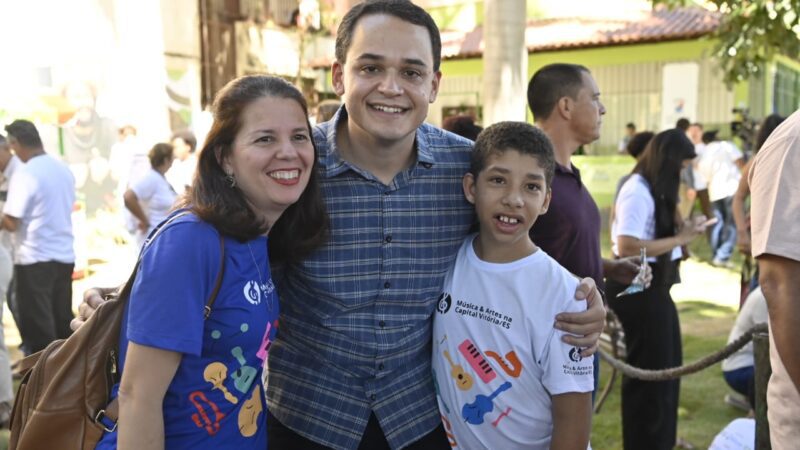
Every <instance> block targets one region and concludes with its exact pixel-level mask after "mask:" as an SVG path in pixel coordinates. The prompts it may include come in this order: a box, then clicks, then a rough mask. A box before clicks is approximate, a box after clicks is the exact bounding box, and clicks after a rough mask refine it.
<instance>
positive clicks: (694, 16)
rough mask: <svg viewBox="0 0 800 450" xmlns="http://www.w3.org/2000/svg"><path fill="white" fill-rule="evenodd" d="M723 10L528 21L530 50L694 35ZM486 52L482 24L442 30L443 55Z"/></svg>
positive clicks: (713, 25)
mask: <svg viewBox="0 0 800 450" xmlns="http://www.w3.org/2000/svg"><path fill="white" fill-rule="evenodd" d="M719 22H720V14H719V13H717V12H713V11H708V10H705V9H701V8H691V7H688V8H676V9H673V10H669V9H666V8H663V7H659V8H657V9H656V10H655V11H644V12H642V13H641V14H640V15H638V16H634V17H628V18H625V19H592V18H568V19H544V20H533V21H529V22H528V27H527V29H526V30H525V43H526V45H527V47H528V51H529V52H531V51H547V50H563V49H576V48H587V47H607V46H612V45H623V44H639V43H645V42H662V41H674V40H685V39H694V38H697V37H700V36H705V35H707V34H710V33H711V32H713V31H714V30H716V29H717V27H719ZM482 53H483V27H480V26H479V27H477V28H475V29H474V30H473V31H470V32H468V33H462V32H447V31H445V32H442V57H443V58H446V59H462V58H473V57H477V56H480V55H481V54H482Z"/></svg>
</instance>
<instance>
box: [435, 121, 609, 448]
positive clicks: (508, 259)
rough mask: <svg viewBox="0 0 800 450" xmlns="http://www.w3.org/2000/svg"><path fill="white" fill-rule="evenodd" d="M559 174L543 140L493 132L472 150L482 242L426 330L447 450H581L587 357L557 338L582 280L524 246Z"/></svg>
mask: <svg viewBox="0 0 800 450" xmlns="http://www.w3.org/2000/svg"><path fill="white" fill-rule="evenodd" d="M554 170H555V159H554V156H553V147H552V145H551V144H550V141H549V140H548V139H547V137H546V136H545V135H544V133H543V132H542V131H540V130H538V129H537V128H535V127H533V126H532V125H529V124H526V123H522V122H501V123H498V124H495V125H492V126H490V127H489V128H487V129H486V130H484V131H483V133H481V134H480V136H479V137H478V139H477V141H476V142H475V150H474V153H473V156H472V162H471V168H470V173H468V174H466V175H465V176H464V194H465V195H466V197H467V200H469V202H470V203H472V204H474V205H475V211H476V213H477V216H478V222H479V225H480V232H479V233H478V234H476V235H471V236H468V237H467V239H466V240H465V241H464V244H463V245H462V246H461V249H460V250H459V252H458V256H457V259H456V262H455V265H454V267H453V268H452V269H451V271H450V273H448V275H447V277H446V279H445V287H444V291H443V293H442V295H441V298H440V301H439V304H438V307H437V313H436V315H435V320H434V328H433V364H432V365H433V371H434V373H433V376H434V381H435V384H436V388H437V393H438V401H439V409H440V411H441V414H442V421H443V422H444V426H445V430H446V431H447V435H448V438H449V439H450V445H451V446H452V447H453V448H462V449H469V450H473V449H482V448H488V449H517V448H519V449H522V448H525V449H547V448H553V449H581V450H583V449H586V448H587V447H588V443H589V434H590V430H591V392H592V390H593V388H594V381H593V375H592V370H593V367H592V358H581V356H580V350H581V349H580V348H576V347H572V346H570V345H568V344H566V343H564V342H563V341H562V340H561V337H562V335H563V332H560V331H558V330H556V329H555V328H553V323H554V322H555V317H556V315H557V314H559V313H561V312H571V311H575V310H582V309H585V308H586V305H585V304H582V303H581V302H575V301H574V300H573V293H574V292H575V288H576V287H577V285H578V280H577V278H575V277H574V276H573V275H572V274H570V273H569V272H568V271H567V270H566V269H564V268H563V267H561V266H560V265H558V263H556V262H555V260H553V259H552V258H550V257H549V256H548V255H547V254H546V253H544V251H542V250H540V249H539V248H537V246H536V245H535V244H534V243H533V242H532V241H531V239H530V237H529V234H528V231H529V230H530V228H531V226H533V224H534V222H535V221H536V218H537V217H538V216H539V215H540V214H544V213H545V212H546V211H547V207H548V205H549V203H550V194H551V192H550V183H551V182H552V178H553V173H554Z"/></svg>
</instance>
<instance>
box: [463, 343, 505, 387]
mask: <svg viewBox="0 0 800 450" xmlns="http://www.w3.org/2000/svg"><path fill="white" fill-rule="evenodd" d="M458 350H459V351H460V352H461V354H462V355H464V358H466V359H467V362H468V363H469V365H470V366H472V369H473V370H475V373H477V374H478V376H479V377H480V378H481V380H483V382H484V383H488V382H490V381H492V380H494V379H495V377H497V373H495V371H494V369H492V366H491V365H489V363H488V362H486V359H484V357H483V355H481V352H480V351H478V348H477V347H475V344H473V343H472V341H470V340H469V339H464V342H462V343H461V345H459V346H458Z"/></svg>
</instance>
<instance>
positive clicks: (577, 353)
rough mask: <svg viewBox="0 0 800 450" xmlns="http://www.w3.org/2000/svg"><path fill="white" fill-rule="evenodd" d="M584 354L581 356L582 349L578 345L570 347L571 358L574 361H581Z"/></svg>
mask: <svg viewBox="0 0 800 450" xmlns="http://www.w3.org/2000/svg"><path fill="white" fill-rule="evenodd" d="M582 359H583V356H581V349H580V348H578V347H572V348H571V349H569V360H570V361H572V362H581V360H582Z"/></svg>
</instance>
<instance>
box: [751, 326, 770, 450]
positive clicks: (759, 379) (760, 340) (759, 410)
mask: <svg viewBox="0 0 800 450" xmlns="http://www.w3.org/2000/svg"><path fill="white" fill-rule="evenodd" d="M753 355H754V358H755V366H756V367H755V397H756V405H755V408H756V442H755V444H756V446H755V449H756V450H771V449H772V444H770V441H769V421H768V420H767V383H768V382H769V376H770V375H771V374H772V367H771V366H770V365H769V334H767V333H755V334H753Z"/></svg>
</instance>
